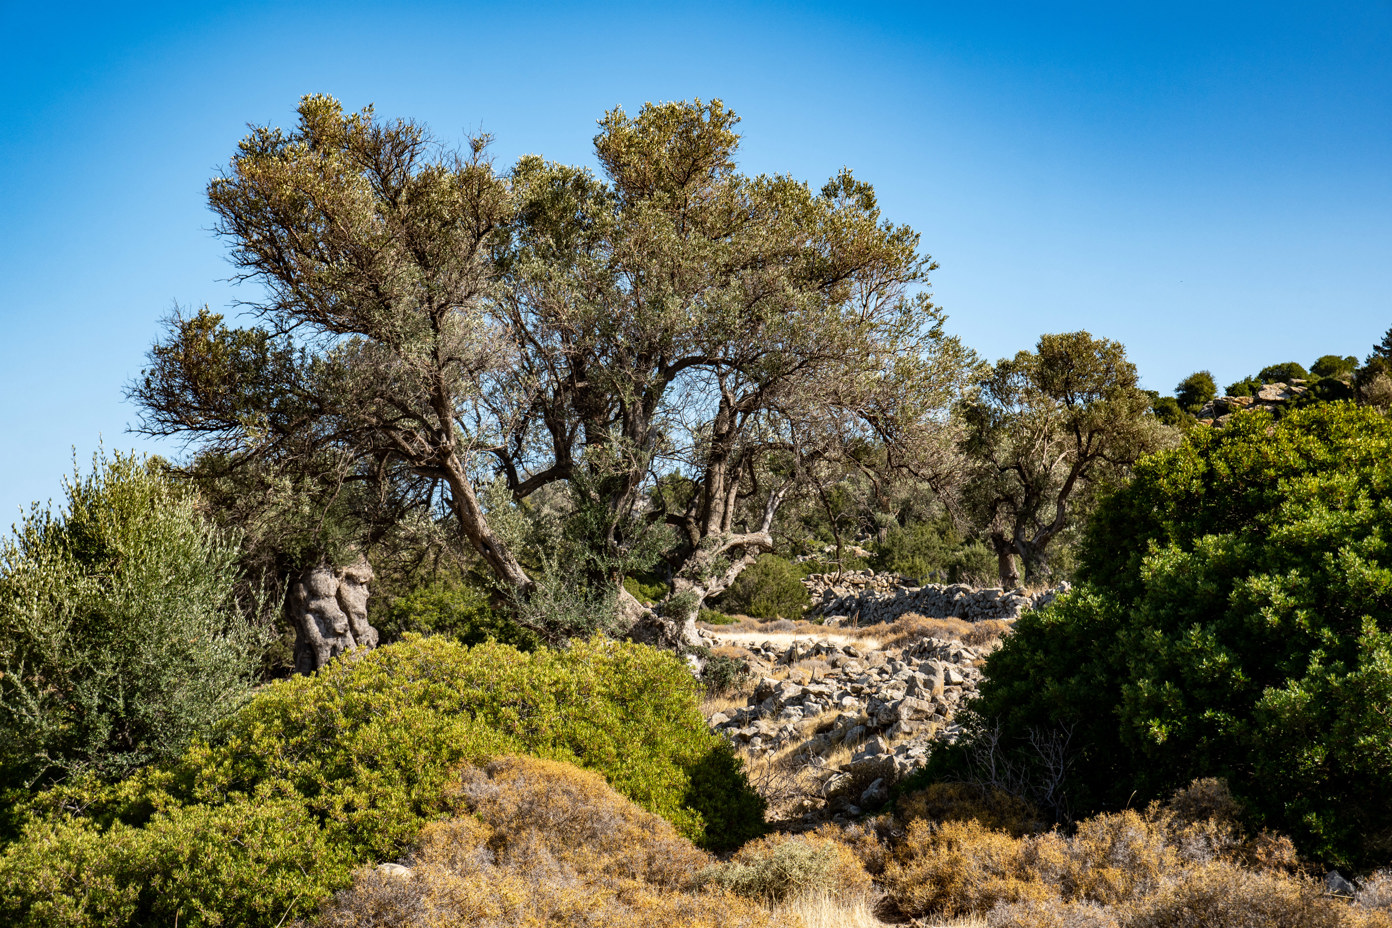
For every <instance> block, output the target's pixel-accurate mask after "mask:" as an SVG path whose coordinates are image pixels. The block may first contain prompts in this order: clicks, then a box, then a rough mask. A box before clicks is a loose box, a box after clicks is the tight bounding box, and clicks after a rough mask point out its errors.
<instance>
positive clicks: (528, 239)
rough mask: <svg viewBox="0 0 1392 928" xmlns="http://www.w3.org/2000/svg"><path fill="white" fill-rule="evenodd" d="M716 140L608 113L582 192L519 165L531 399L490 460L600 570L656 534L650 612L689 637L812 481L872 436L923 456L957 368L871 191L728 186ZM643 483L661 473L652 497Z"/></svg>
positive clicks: (676, 114)
mask: <svg viewBox="0 0 1392 928" xmlns="http://www.w3.org/2000/svg"><path fill="white" fill-rule="evenodd" d="M736 123H737V119H736V117H735V116H734V114H733V113H731V112H730V111H729V110H727V109H726V108H724V106H723V105H722V104H721V103H720V102H719V101H713V102H710V103H705V104H703V103H701V102H700V101H696V102H694V103H669V104H661V105H647V106H644V107H643V108H642V110H641V111H640V112H639V113H638V114H637V115H636V116H630V115H628V114H626V113H624V112H623V111H622V110H615V111H613V112H610V113H608V114H607V115H606V116H605V118H604V119H603V120H602V121H601V123H600V132H599V134H598V135H597V136H596V138H595V150H596V153H597V155H598V158H599V162H600V164H601V166H602V168H603V177H596V176H594V175H593V174H591V173H590V172H589V171H587V170H584V169H582V168H576V167H569V166H565V165H558V164H553V163H548V162H545V161H543V160H541V159H539V158H526V159H523V160H522V161H521V162H520V163H519V164H518V165H517V167H516V169H515V170H514V172H513V185H514V186H513V190H514V195H515V196H516V197H517V203H518V213H519V223H518V225H517V228H516V232H515V237H514V241H513V248H512V249H511V251H510V252H509V253H508V255H507V258H506V276H505V281H506V286H504V287H503V288H502V289H501V291H500V292H501V294H502V299H503V301H504V305H505V307H506V309H507V311H508V313H509V317H510V320H511V326H512V329H511V330H512V331H513V332H514V333H515V335H516V337H517V338H518V340H519V344H518V351H517V357H518V358H519V364H518V368H517V371H516V376H517V378H518V381H519V383H525V384H528V385H533V386H534V387H535V389H533V390H532V393H531V395H532V397H533V405H532V406H531V407H530V408H529V409H528V411H527V413H528V414H527V416H526V417H525V418H523V419H522V420H520V425H521V426H522V427H521V428H519V430H518V431H517V432H516V433H515V436H514V442H513V444H511V445H509V446H508V447H505V448H499V449H498V450H497V452H496V454H497V456H498V459H499V462H500V465H501V467H502V469H503V470H504V472H505V473H506V475H507V478H508V482H509V485H510V486H511V487H512V488H513V489H514V492H515V493H517V494H518V495H519V496H520V495H525V494H526V493H527V492H529V491H530V490H531V489H532V488H533V487H535V486H537V485H539V484H541V483H544V482H547V481H553V480H558V479H565V480H568V481H570V482H572V484H574V485H575V486H577V487H578V488H580V489H581V490H582V491H583V493H584V494H585V496H586V501H587V502H588V504H590V505H593V506H594V507H595V508H596V510H598V512H599V513H601V517H600V518H599V520H598V522H597V524H596V526H595V528H596V532H597V535H598V537H597V538H596V543H597V544H599V545H601V546H602V547H604V548H605V549H606V550H609V551H610V552H612V556H611V557H610V558H609V559H608V561H607V562H608V563H611V564H617V563H621V561H622V558H621V556H620V555H621V552H622V550H623V549H624V548H625V547H626V546H628V545H630V544H632V543H633V542H634V539H635V536H638V535H641V534H642V533H644V532H645V531H651V530H652V529H653V528H654V527H655V526H659V525H666V526H669V527H671V529H673V530H674V531H675V540H674V542H673V543H672V544H670V545H669V546H668V547H667V549H666V550H665V552H664V555H665V558H666V561H667V565H668V567H669V569H670V571H671V575H672V584H673V595H672V596H671V597H670V598H669V600H668V601H667V602H666V603H665V604H663V611H664V612H665V614H666V615H667V616H668V617H669V618H671V619H673V620H680V621H681V622H682V623H683V624H685V625H686V626H687V628H688V631H690V630H691V624H690V623H692V622H693V621H694V619H695V616H696V614H697V611H698V610H699V608H700V605H701V603H702V602H703V601H704V600H705V598H706V597H708V596H713V595H716V594H718V593H719V592H721V591H723V590H724V589H726V588H727V587H728V586H729V585H730V583H731V582H732V581H733V580H734V579H735V577H736V576H738V574H739V572H740V571H741V570H743V569H744V568H745V567H746V566H748V565H749V564H751V563H752V562H753V561H754V560H755V559H756V558H757V557H758V556H759V554H760V553H761V552H764V551H767V550H769V549H770V548H772V547H773V538H772V535H771V528H772V525H773V522H774V518H775V516H776V513H777V512H778V509H779V507H780V506H781V505H782V504H783V502H784V501H785V500H786V499H787V498H788V496H789V494H790V493H793V492H795V491H796V490H797V489H798V488H799V487H802V486H805V485H806V483H807V481H809V480H811V479H815V478H816V477H817V476H818V475H819V474H818V471H819V469H822V468H826V467H830V466H834V465H836V464H837V463H838V462H843V461H845V460H846V452H847V449H849V448H851V447H853V446H856V445H863V444H865V443H866V442H867V441H869V440H875V441H879V442H883V443H892V444H895V445H896V446H898V447H899V448H900V449H901V451H900V454H901V456H912V455H911V452H913V450H914V449H915V448H916V447H918V446H927V445H931V444H932V442H931V438H928V437H925V436H931V435H933V434H935V433H936V431H937V430H940V429H941V427H942V419H943V418H945V417H944V416H942V415H940V414H941V413H942V412H943V411H944V410H946V409H947V407H948V405H949V403H950V401H951V399H952V398H953V397H954V396H955V395H956V391H957V388H958V386H959V383H960V381H961V379H962V376H963V372H964V371H965V370H966V369H967V367H968V365H969V364H970V362H971V360H972V358H971V355H970V352H968V351H966V350H965V349H964V348H963V347H962V346H961V345H960V344H959V343H958V342H957V341H956V340H955V339H953V338H951V337H949V336H947V335H946V334H945V333H944V331H943V316H942V314H941V312H940V311H939V310H938V309H937V308H936V307H934V306H933V304H932V303H931V301H930V299H929V297H928V295H927V294H926V292H924V290H923V289H922V288H923V285H924V284H925V283H926V276H927V274H928V272H929V271H930V270H931V269H932V268H933V267H934V265H933V264H932V262H931V259H929V258H928V257H926V256H923V255H920V254H919V253H918V250H917V246H918V236H917V234H916V233H914V232H913V231H912V230H911V229H909V228H907V227H904V226H900V225H895V224H893V223H891V222H888V221H886V220H884V219H883V218H882V216H881V214H880V210H879V207H878V204H877V202H876V199H875V195H874V191H873V189H872V188H871V187H870V186H869V185H868V184H865V183H863V182H861V181H858V180H857V179H855V178H854V177H853V176H852V175H851V174H850V172H848V171H843V172H842V173H841V174H839V175H838V176H836V177H835V178H833V179H832V180H831V181H829V182H828V183H827V184H826V185H825V186H823V187H822V188H821V189H820V190H819V191H814V190H812V189H811V188H809V187H808V186H807V185H806V184H805V183H802V182H800V181H796V180H794V179H792V178H789V177H786V176H767V175H760V176H755V177H750V176H747V175H744V174H741V173H740V172H739V171H738V170H737V167H736V163H735V156H736V154H737V151H738V144H739V136H738V135H737V134H736V133H735V132H734V127H735V125H736ZM522 392H523V389H522V387H521V386H519V387H518V388H517V389H515V390H514V391H512V393H513V394H520V393H522ZM542 448H544V449H545V450H544V452H543V453H540V454H539V455H538V456H537V459H538V460H539V461H540V462H541V464H540V466H535V467H531V468H529V467H528V466H527V463H528V456H529V455H535V454H536V451H537V449H542ZM920 457H921V455H920ZM659 474H662V475H665V476H669V477H673V478H675V479H673V480H669V481H668V483H667V485H666V486H667V489H668V491H665V492H652V490H653V487H654V486H655V478H656V477H657V476H658V475H659ZM674 488H679V489H676V490H675V491H673V490H674ZM635 513H636V514H637V515H638V516H639V517H638V518H637V519H635Z"/></svg>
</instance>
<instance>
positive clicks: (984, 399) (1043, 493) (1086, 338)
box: [961, 332, 1168, 588]
mask: <svg viewBox="0 0 1392 928" xmlns="http://www.w3.org/2000/svg"><path fill="white" fill-rule="evenodd" d="M1150 402H1151V401H1150V397H1149V395H1147V394H1146V393H1145V392H1144V391H1143V390H1141V389H1140V388H1139V387H1138V386H1137V378H1136V367H1135V365H1133V364H1132V363H1131V362H1130V361H1128V360H1126V351H1125V349H1124V348H1123V347H1122V346H1121V344H1119V343H1118V342H1114V341H1109V340H1107V339H1096V338H1093V337H1092V336H1091V335H1089V334H1088V333H1087V332H1070V333H1067V334H1062V335H1045V336H1043V337H1042V338H1040V339H1039V343H1038V345H1037V346H1036V350H1035V351H1033V352H1030V351H1022V352H1020V353H1019V354H1017V355H1015V357H1014V358H1008V359H1004V360H1001V361H998V362H996V364H995V366H994V367H991V368H989V369H988V370H987V371H986V373H985V375H984V376H983V377H982V378H981V380H980V381H979V383H978V384H977V386H976V389H975V390H974V392H972V393H971V394H969V395H968V396H967V398H966V399H965V400H964V401H963V402H962V405H961V416H962V419H963V422H964V426H965V430H966V431H965V437H964V441H963V448H964V450H965V452H966V454H967V457H968V459H969V460H970V461H971V471H970V474H969V476H968V481H967V487H966V489H965V491H964V492H965V495H966V499H967V501H968V505H969V506H970V508H971V510H972V512H973V515H974V519H975V520H976V522H977V524H980V525H984V526H987V527H988V528H987V531H988V534H989V538H990V542H991V545H992V547H993V548H994V551H995V554H996V556H997V559H998V561H999V565H1000V580H1001V585H1002V586H1004V587H1007V588H1011V587H1016V586H1019V584H1020V573H1019V564H1018V562H1017V559H1018V561H1023V564H1024V568H1025V571H1026V576H1027V577H1028V578H1030V579H1034V578H1036V577H1038V576H1040V575H1042V574H1045V573H1046V572H1047V569H1048V555H1047V549H1048V546H1049V544H1050V543H1051V542H1052V541H1053V540H1054V539H1055V538H1057V537H1058V536H1059V534H1060V533H1061V532H1063V531H1064V530H1065V529H1066V528H1068V527H1070V525H1072V524H1073V523H1072V522H1071V521H1070V520H1071V516H1072V515H1073V513H1074V510H1075V509H1076V504H1077V501H1078V499H1079V498H1080V497H1081V496H1083V495H1085V494H1087V493H1089V492H1091V491H1093V490H1095V489H1097V488H1098V487H1100V486H1105V485H1106V484H1107V482H1108V481H1109V480H1112V479H1114V478H1116V477H1118V476H1120V475H1121V474H1122V473H1123V471H1124V468H1126V467H1128V466H1129V465H1131V464H1133V463H1134V462H1135V461H1136V460H1137V459H1138V458H1139V457H1140V456H1141V455H1143V454H1145V453H1147V452H1149V451H1153V450H1155V449H1156V448H1159V447H1161V446H1162V445H1163V444H1164V443H1165V442H1166V441H1167V440H1168V439H1167V432H1166V431H1165V430H1164V428H1163V427H1162V426H1161V425H1160V423H1159V422H1158V421H1157V420H1156V419H1155V418H1154V417H1153V416H1151V415H1149V413H1148V411H1149V408H1150Z"/></svg>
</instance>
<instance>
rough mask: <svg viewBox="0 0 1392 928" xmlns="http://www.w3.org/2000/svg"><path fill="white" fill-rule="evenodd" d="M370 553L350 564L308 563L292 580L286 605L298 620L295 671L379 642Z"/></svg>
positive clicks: (311, 669) (310, 669)
mask: <svg viewBox="0 0 1392 928" xmlns="http://www.w3.org/2000/svg"><path fill="white" fill-rule="evenodd" d="M372 576H373V574H372V565H371V564H369V563H368V562H367V558H365V557H363V556H361V555H359V556H358V559H357V560H356V561H354V562H353V563H352V564H349V565H347V566H346V567H337V568H335V567H329V566H325V565H321V566H318V567H310V568H307V569H306V570H305V571H304V572H303V573H301V574H300V575H299V577H297V578H296V579H295V580H294V582H293V583H291V584H290V595H289V597H288V598H287V600H286V603H285V608H286V612H287V613H289V615H290V619H291V621H293V622H294V623H295V672H296V673H304V674H308V673H313V672H314V671H316V670H318V669H319V668H321V667H323V666H324V665H325V664H327V663H328V662H329V661H331V660H333V659H334V658H335V657H337V656H338V655H340V654H344V653H347V652H348V651H352V650H353V649H354V648H375V647H377V630H376V629H375V628H373V627H372V626H371V625H369V624H368V622H367V597H368V595H369V590H368V584H369V583H370V582H371V581H372Z"/></svg>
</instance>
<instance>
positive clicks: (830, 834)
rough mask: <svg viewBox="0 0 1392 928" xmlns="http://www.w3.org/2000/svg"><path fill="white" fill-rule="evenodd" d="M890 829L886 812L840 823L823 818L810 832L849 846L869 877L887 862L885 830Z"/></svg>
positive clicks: (882, 871) (880, 871)
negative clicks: (875, 816)
mask: <svg viewBox="0 0 1392 928" xmlns="http://www.w3.org/2000/svg"><path fill="white" fill-rule="evenodd" d="M892 829H893V821H892V820H891V819H890V818H889V816H884V815H882V816H880V817H878V818H873V819H862V820H861V821H857V822H848V823H847V824H845V825H839V824H837V823H835V822H824V823H822V824H821V825H819V826H817V828H816V829H815V830H813V831H812V832H811V834H812V835H813V836H814V837H818V838H829V839H831V840H833V841H836V842H838V843H840V844H843V845H845V846H846V847H847V848H849V849H850V851H851V853H852V854H855V855H856V858H857V859H859V860H860V864H861V866H862V867H864V868H865V871H866V872H867V873H869V874H870V875H871V876H872V877H873V876H879V875H880V874H882V873H884V870H885V867H886V866H888V864H889V843H888V841H887V840H886V836H887V833H888V832H889V831H891V830H892Z"/></svg>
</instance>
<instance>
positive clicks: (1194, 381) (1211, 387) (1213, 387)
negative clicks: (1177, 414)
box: [1175, 371, 1218, 414]
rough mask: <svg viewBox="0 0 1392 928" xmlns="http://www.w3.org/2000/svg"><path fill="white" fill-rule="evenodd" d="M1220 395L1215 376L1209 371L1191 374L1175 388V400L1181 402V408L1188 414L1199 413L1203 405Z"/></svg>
mask: <svg viewBox="0 0 1392 928" xmlns="http://www.w3.org/2000/svg"><path fill="white" fill-rule="evenodd" d="M1217 395H1218V385H1217V384H1215V383H1214V382H1213V375H1212V374H1211V373H1209V372H1208V371H1198V372H1197V373H1193V374H1190V375H1189V376H1188V377H1185V378H1184V379H1183V380H1181V381H1180V382H1179V385H1178V386H1177V387H1175V398H1176V399H1177V400H1178V401H1179V406H1180V408H1181V409H1183V410H1184V411H1185V412H1187V413H1191V414H1193V413H1197V412H1198V411H1199V410H1200V409H1201V408H1203V404H1204V403H1207V402H1208V401H1209V400H1211V399H1213V397H1215V396H1217Z"/></svg>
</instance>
